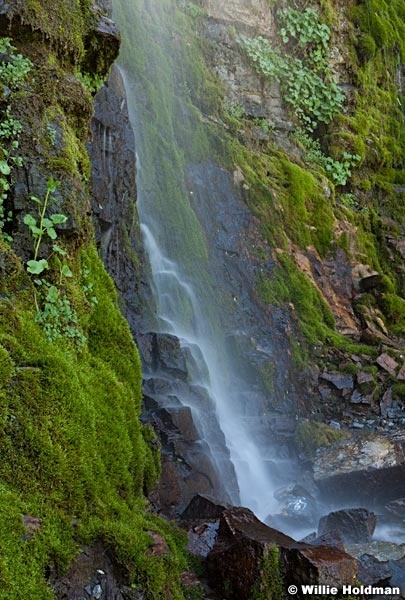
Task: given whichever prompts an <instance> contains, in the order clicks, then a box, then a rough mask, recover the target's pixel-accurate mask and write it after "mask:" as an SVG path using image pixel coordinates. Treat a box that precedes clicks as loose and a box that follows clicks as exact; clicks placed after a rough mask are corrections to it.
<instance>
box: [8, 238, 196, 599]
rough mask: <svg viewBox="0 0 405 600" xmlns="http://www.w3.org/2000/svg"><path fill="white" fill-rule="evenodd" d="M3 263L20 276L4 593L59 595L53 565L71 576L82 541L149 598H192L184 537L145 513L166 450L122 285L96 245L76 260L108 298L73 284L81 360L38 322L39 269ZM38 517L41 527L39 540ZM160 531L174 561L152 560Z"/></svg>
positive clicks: (12, 335)
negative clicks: (144, 421)
mask: <svg viewBox="0 0 405 600" xmlns="http://www.w3.org/2000/svg"><path fill="white" fill-rule="evenodd" d="M1 256H2V264H3V269H4V271H6V272H10V273H12V272H15V276H14V279H12V278H11V279H8V285H7V287H3V289H2V299H1V300H0V332H1V333H0V373H1V377H0V428H1V436H0V481H1V486H0V529H1V532H2V540H3V544H2V558H1V560H2V565H3V566H4V568H3V569H1V570H0V572H1V575H0V579H1V586H0V589H1V591H0V598H4V599H6V598H7V600H14V599H15V600H17V598H18V599H20V598H21V597H26V598H30V599H32V600H40V599H41V600H44V599H45V598H52V593H51V592H50V590H49V589H48V587H47V583H46V581H45V579H44V575H43V573H44V570H45V567H46V566H47V565H48V566H52V565H53V566H55V567H56V568H57V569H59V570H63V568H65V567H67V565H68V564H69V562H70V561H71V560H72V559H73V558H74V556H75V555H76V553H77V552H78V550H79V547H80V544H81V543H91V541H92V540H95V539H99V538H101V539H104V540H105V541H106V542H108V543H110V544H111V545H112V546H113V548H114V550H115V552H116V554H117V556H118V558H119V560H120V561H121V562H122V564H123V565H125V566H126V567H128V569H129V570H130V575H129V578H132V582H133V583H134V584H136V585H139V587H141V588H142V589H143V590H145V591H147V592H148V594H149V596H148V597H150V598H158V597H160V594H161V593H162V590H163V589H166V588H167V586H169V587H171V588H172V592H173V598H175V597H176V598H181V597H182V596H181V592H180V584H179V582H178V581H177V574H178V571H179V569H180V567H183V568H184V566H185V559H184V557H183V555H182V553H181V552H179V550H178V548H179V547H180V546H182V544H183V540H182V537H181V536H179V534H178V533H177V532H176V530H175V529H173V528H172V527H171V526H170V525H168V524H165V523H163V522H161V521H160V520H159V519H157V518H156V517H154V516H152V515H149V514H147V513H146V512H145V500H144V497H143V492H144V491H145V490H148V489H150V488H151V487H152V486H153V484H154V483H155V481H156V479H155V478H156V476H157V475H158V472H159V459H158V455H157V451H156V448H157V444H156V440H155V438H154V434H153V432H152V431H151V430H150V429H149V428H145V427H144V426H143V425H141V424H140V422H139V418H138V417H139V411H140V401H141V392H140V384H141V374H140V361H139V356H138V353H137V350H136V348H135V346H134V343H133V341H132V337H131V334H130V332H129V329H128V325H127V323H126V321H125V319H124V317H123V316H122V315H121V314H120V313H119V310H118V307H117V297H116V293H115V290H114V287H113V284H112V282H111V280H110V278H109V277H108V275H107V274H106V272H105V270H104V268H103V266H102V264H101V262H100V260H99V258H98V257H97V254H96V252H95V250H94V249H88V250H87V251H86V252H82V253H81V254H80V255H79V254H78V255H77V256H76V258H75V259H74V260H73V262H75V261H77V264H73V265H72V269H73V271H74V272H77V269H78V268H79V267H81V268H84V266H85V267H86V269H87V271H86V285H87V291H88V290H91V294H92V295H94V296H96V297H97V299H98V302H97V304H93V305H91V303H89V302H88V301H87V300H86V297H85V294H84V293H83V290H82V289H81V287H80V282H79V281H77V283H76V284H75V283H74V282H72V283H71V285H72V286H73V285H76V286H77V287H78V288H79V289H78V290H77V293H76V294H73V297H74V301H75V303H76V304H75V306H76V309H77V311H78V313H79V314H80V315H81V320H80V323H81V326H82V327H83V329H84V331H85V333H86V337H87V339H88V344H87V345H86V346H84V347H82V349H81V351H80V352H79V353H77V351H76V350H75V347H74V346H72V345H71V343H70V342H69V340H67V339H64V338H59V339H57V340H55V341H53V342H52V343H51V342H49V341H48V340H47V338H46V336H45V335H44V333H43V331H42V330H41V328H40V326H39V325H38V324H36V323H35V308H34V307H33V302H32V300H33V298H34V290H33V286H32V284H31V282H30V280H29V276H28V274H27V273H25V272H24V269H23V267H22V265H21V264H20V263H19V262H18V261H17V262H16V261H15V259H14V258H13V257H14V255H13V253H12V251H11V250H9V249H7V248H6V247H4V248H2V254H1ZM17 275H18V277H17ZM13 282H14V283H15V286H16V287H14V285H13ZM17 283H18V286H17ZM30 305H31V306H32V308H30ZM26 514H28V515H31V516H33V517H35V519H39V521H40V526H39V528H38V531H36V532H34V533H32V534H30V535H28V534H27V532H26V531H25V530H24V526H23V515H26ZM6 515H7V519H6ZM10 523H13V526H12V527H10ZM148 531H154V532H157V533H160V534H161V535H164V536H165V537H166V539H167V541H168V544H169V552H168V554H167V555H165V556H164V557H149V556H148V555H147V553H146V550H147V548H148V546H149V545H150V544H151V542H152V539H151V536H150V534H149V533H148ZM176 590H177V591H176ZM176 594H177V595H176Z"/></svg>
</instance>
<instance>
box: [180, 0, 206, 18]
mask: <svg viewBox="0 0 405 600" xmlns="http://www.w3.org/2000/svg"><path fill="white" fill-rule="evenodd" d="M180 9H181V10H182V11H184V12H185V13H187V14H188V15H190V17H191V18H192V19H199V18H200V17H204V16H205V15H206V14H207V13H206V11H205V10H204V9H203V8H201V6H198V4H195V3H194V2H185V1H184V0H183V1H182V2H180Z"/></svg>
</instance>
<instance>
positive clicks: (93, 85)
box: [76, 71, 104, 96]
mask: <svg viewBox="0 0 405 600" xmlns="http://www.w3.org/2000/svg"><path fill="white" fill-rule="evenodd" d="M76 77H77V79H78V80H79V81H81V83H82V84H83V85H84V86H85V87H86V88H87V89H88V91H89V92H90V94H92V95H93V96H94V95H95V94H97V92H98V91H99V90H101V88H102V87H103V85H104V77H101V75H96V74H94V73H81V72H80V71H77V73H76Z"/></svg>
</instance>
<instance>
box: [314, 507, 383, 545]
mask: <svg viewBox="0 0 405 600" xmlns="http://www.w3.org/2000/svg"><path fill="white" fill-rule="evenodd" d="M376 524H377V517H376V515H375V514H374V513H373V512H371V511H369V510H367V509H365V508H348V509H343V510H337V511H334V512H331V513H329V514H328V515H325V516H324V517H322V518H321V519H320V521H319V524H318V536H321V535H324V534H326V533H329V532H333V531H337V532H338V533H339V534H340V535H341V536H342V539H343V541H344V542H345V543H348V544H356V543H361V542H370V541H371V538H372V536H373V533H374V530H375V526H376Z"/></svg>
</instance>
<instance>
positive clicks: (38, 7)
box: [8, 0, 94, 62]
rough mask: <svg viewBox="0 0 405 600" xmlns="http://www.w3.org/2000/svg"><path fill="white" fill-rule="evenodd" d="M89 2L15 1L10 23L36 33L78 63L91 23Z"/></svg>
mask: <svg viewBox="0 0 405 600" xmlns="http://www.w3.org/2000/svg"><path fill="white" fill-rule="evenodd" d="M91 6H92V3H91V2H90V0H57V1H56V2H55V1H53V0H41V2H39V1H38V0H24V1H23V2H22V1H20V0H16V1H15V2H13V3H12V4H11V6H10V9H9V13H8V16H9V18H10V20H13V19H16V18H19V19H21V22H22V23H23V25H26V26H29V27H30V28H31V29H32V30H33V31H40V32H41V33H42V34H43V35H45V36H46V37H47V38H48V39H49V41H50V43H51V44H53V45H55V46H56V48H57V49H58V51H59V52H60V53H61V54H62V53H65V56H68V57H70V58H71V60H73V61H74V62H78V61H79V60H80V58H81V57H82V56H83V54H84V37H85V34H86V32H87V30H88V28H89V26H90V25H91V24H92V23H93V22H94V15H93V14H92V11H91Z"/></svg>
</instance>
